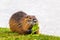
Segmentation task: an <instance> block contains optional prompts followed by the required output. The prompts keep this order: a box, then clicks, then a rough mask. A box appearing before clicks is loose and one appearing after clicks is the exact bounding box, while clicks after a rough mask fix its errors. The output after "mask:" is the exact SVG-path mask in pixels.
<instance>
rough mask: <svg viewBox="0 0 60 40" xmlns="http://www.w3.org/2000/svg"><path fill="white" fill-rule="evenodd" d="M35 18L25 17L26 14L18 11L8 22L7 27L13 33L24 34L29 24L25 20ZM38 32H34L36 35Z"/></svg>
mask: <svg viewBox="0 0 60 40" xmlns="http://www.w3.org/2000/svg"><path fill="white" fill-rule="evenodd" d="M33 18H35V19H36V17H35V16H30V15H27V14H26V13H24V12H22V11H19V12H16V13H14V14H13V15H12V16H11V18H10V20H9V26H10V29H11V30H12V31H13V32H18V33H20V34H26V31H27V30H28V29H29V28H30V26H31V24H28V21H27V20H31V19H33ZM38 32H39V30H38V31H37V32H36V33H37V34H38Z"/></svg>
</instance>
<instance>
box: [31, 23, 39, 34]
mask: <svg viewBox="0 0 60 40" xmlns="http://www.w3.org/2000/svg"><path fill="white" fill-rule="evenodd" d="M38 29H39V27H38V24H37V23H36V24H35V25H33V28H32V34H33V33H34V32H36V31H37V30H38Z"/></svg>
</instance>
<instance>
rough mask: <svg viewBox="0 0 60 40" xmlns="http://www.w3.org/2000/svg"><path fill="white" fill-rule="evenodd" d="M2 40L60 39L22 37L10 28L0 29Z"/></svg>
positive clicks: (34, 36) (42, 35) (40, 35)
mask: <svg viewBox="0 0 60 40" xmlns="http://www.w3.org/2000/svg"><path fill="white" fill-rule="evenodd" d="M0 40H60V37H57V36H51V35H44V34H33V35H32V34H30V35H20V34H18V33H13V32H11V31H10V29H8V28H0Z"/></svg>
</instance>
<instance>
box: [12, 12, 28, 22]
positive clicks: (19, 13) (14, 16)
mask: <svg viewBox="0 0 60 40" xmlns="http://www.w3.org/2000/svg"><path fill="white" fill-rule="evenodd" d="M26 15H27V14H26V13H24V12H22V11H19V12H16V13H14V14H13V15H12V17H11V19H14V20H16V21H19V20H20V19H21V18H22V17H24V16H26Z"/></svg>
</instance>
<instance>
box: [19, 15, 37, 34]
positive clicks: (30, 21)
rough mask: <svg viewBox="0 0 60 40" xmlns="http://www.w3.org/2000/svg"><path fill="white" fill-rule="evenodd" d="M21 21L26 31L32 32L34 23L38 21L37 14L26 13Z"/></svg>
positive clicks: (27, 32)
mask: <svg viewBox="0 0 60 40" xmlns="http://www.w3.org/2000/svg"><path fill="white" fill-rule="evenodd" d="M20 22H21V24H22V29H23V31H24V33H26V34H30V33H31V32H32V27H33V25H35V24H36V23H37V22H38V21H37V19H36V17H35V16H31V15H26V16H25V17H23V18H22V19H21V20H20Z"/></svg>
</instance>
